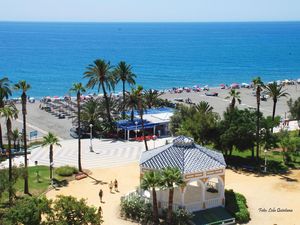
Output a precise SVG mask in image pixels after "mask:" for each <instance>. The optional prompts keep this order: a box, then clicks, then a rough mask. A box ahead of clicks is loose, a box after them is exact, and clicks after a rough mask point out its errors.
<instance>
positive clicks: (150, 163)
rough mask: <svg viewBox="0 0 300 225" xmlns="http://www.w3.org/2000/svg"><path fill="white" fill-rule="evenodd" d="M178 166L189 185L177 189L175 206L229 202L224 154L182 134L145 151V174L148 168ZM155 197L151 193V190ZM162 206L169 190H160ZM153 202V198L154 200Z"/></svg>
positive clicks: (190, 207) (198, 206) (191, 207)
mask: <svg viewBox="0 0 300 225" xmlns="http://www.w3.org/2000/svg"><path fill="white" fill-rule="evenodd" d="M166 167H177V168H179V170H180V171H181V173H182V177H183V179H184V181H185V185H184V186H182V187H176V188H175V190H174V206H173V207H174V210H175V209H177V208H179V207H182V208H185V209H186V210H188V211H190V212H196V211H199V210H204V209H209V208H213V207H218V206H224V205H225V195H224V194H225V193H224V186H225V167H226V163H225V160H224V157H223V154H221V153H219V152H217V151H214V150H211V149H208V148H205V147H203V146H200V145H197V144H195V143H194V141H193V139H191V138H188V137H184V136H179V137H177V138H175V139H174V140H173V142H172V143H171V144H168V145H165V146H162V147H159V148H156V149H153V150H150V151H146V152H143V153H142V155H141V159H140V173H141V177H142V176H143V174H144V173H145V172H146V171H150V170H161V169H164V168H166ZM147 194H148V195H149V196H150V198H151V193H147ZM157 200H158V207H159V209H162V208H167V205H168V190H157ZM150 202H152V201H150Z"/></svg>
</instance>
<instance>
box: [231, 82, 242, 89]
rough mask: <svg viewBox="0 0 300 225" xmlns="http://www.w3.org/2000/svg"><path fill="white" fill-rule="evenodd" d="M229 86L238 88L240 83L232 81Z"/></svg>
mask: <svg viewBox="0 0 300 225" xmlns="http://www.w3.org/2000/svg"><path fill="white" fill-rule="evenodd" d="M230 87H231V88H239V87H240V85H239V84H238V83H232V84H231V85H230Z"/></svg>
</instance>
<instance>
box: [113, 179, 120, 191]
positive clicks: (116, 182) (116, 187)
mask: <svg viewBox="0 0 300 225" xmlns="http://www.w3.org/2000/svg"><path fill="white" fill-rule="evenodd" d="M114 186H115V192H119V190H118V181H117V179H115V181H114Z"/></svg>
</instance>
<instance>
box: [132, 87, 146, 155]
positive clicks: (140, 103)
mask: <svg viewBox="0 0 300 225" xmlns="http://www.w3.org/2000/svg"><path fill="white" fill-rule="evenodd" d="M135 95H136V98H137V103H138V107H137V108H138V112H139V115H140V119H141V125H142V133H143V139H144V143H145V149H146V151H148V145H147V140H146V134H145V124H144V119H143V115H144V109H145V101H144V98H143V87H142V86H140V85H139V86H138V87H137V89H136V90H135Z"/></svg>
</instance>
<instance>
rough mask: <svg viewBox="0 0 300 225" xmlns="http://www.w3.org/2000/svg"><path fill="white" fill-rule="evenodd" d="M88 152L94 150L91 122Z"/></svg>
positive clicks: (91, 125)
mask: <svg viewBox="0 0 300 225" xmlns="http://www.w3.org/2000/svg"><path fill="white" fill-rule="evenodd" d="M90 152H94V150H93V124H90Z"/></svg>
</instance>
